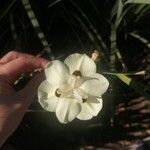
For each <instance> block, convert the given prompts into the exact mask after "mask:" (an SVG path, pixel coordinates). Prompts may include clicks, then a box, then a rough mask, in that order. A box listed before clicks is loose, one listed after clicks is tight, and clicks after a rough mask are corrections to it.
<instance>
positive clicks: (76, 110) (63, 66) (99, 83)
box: [38, 53, 109, 123]
mask: <svg viewBox="0 0 150 150" xmlns="http://www.w3.org/2000/svg"><path fill="white" fill-rule="evenodd" d="M45 75H46V80H45V81H43V82H42V83H41V85H40V86H39V89H38V99H39V102H40V104H41V105H42V107H43V108H44V109H45V110H47V111H50V112H56V116H57V118H58V120H59V121H60V122H61V123H67V122H70V121H72V120H73V119H75V118H76V117H77V118H78V119H81V120H88V119H91V118H92V117H94V116H97V114H98V113H99V111H100V110H101V108H102V98H101V95H102V94H103V93H105V91H106V90H107V88H108V86H109V82H108V80H107V79H106V78H105V77H104V76H102V75H101V74H98V73H96V64H95V63H94V61H93V60H92V59H91V58H89V57H88V56H87V55H85V54H77V53H75V54H72V55H70V56H69V57H67V58H66V60H65V61H64V63H62V62H61V61H59V60H54V61H52V63H49V64H48V65H47V66H46V68H45Z"/></svg>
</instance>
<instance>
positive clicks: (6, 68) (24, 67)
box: [0, 51, 48, 147]
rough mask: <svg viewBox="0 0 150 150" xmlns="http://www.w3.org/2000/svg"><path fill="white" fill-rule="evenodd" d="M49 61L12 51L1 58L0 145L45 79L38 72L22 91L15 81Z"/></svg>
mask: <svg viewBox="0 0 150 150" xmlns="http://www.w3.org/2000/svg"><path fill="white" fill-rule="evenodd" d="M47 63H48V61H47V60H45V59H43V58H37V57H34V56H32V55H28V54H24V53H19V52H15V51H11V52H9V53H7V54H6V55H5V56H4V57H3V58H1V59H0V147H1V146H2V145H3V143H4V142H5V141H6V140H7V138H8V137H9V136H10V135H11V134H12V133H13V132H14V131H15V129H16V128H17V127H18V125H19V123H20V122H21V120H22V118H23V116H24V114H25V112H26V110H27V108H28V107H29V105H30V103H31V101H32V100H33V98H34V96H35V95H36V93H37V88H38V86H39V85H40V83H41V82H42V81H43V79H44V78H43V73H42V72H41V73H37V74H36V75H35V76H34V77H33V78H32V79H31V80H30V81H29V82H28V83H27V85H26V86H25V87H24V88H23V89H21V90H20V91H15V90H14V88H13V86H12V85H13V83H14V82H15V81H16V79H18V77H20V75H21V74H23V73H27V72H31V71H34V70H36V69H42V68H44V66H45V65H46V64H47Z"/></svg>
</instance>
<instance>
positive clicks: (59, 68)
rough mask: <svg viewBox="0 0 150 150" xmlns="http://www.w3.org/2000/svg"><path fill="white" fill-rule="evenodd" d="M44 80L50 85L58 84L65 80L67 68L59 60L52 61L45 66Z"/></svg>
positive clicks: (67, 74)
mask: <svg viewBox="0 0 150 150" xmlns="http://www.w3.org/2000/svg"><path fill="white" fill-rule="evenodd" d="M45 76H46V80H47V81H48V82H49V83H50V84H51V85H60V84H63V83H65V82H66V81H67V79H68V77H69V70H68V68H67V66H66V65H65V64H64V63H62V62H61V61H59V60H54V61H52V64H51V63H49V64H47V65H46V67H45Z"/></svg>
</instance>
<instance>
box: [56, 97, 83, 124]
mask: <svg viewBox="0 0 150 150" xmlns="http://www.w3.org/2000/svg"><path fill="white" fill-rule="evenodd" d="M80 111H81V105H80V104H79V103H77V102H75V101H74V100H73V99H70V98H63V99H60V101H59V103H58V105H57V109H56V116H57V118H58V120H59V121H60V122H61V123H68V122H70V121H72V120H73V119H75V118H76V116H77V115H78V114H79V113H80Z"/></svg>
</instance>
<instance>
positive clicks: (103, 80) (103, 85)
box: [90, 73, 109, 95]
mask: <svg viewBox="0 0 150 150" xmlns="http://www.w3.org/2000/svg"><path fill="white" fill-rule="evenodd" d="M90 77H92V78H96V79H98V80H99V82H100V87H99V88H100V94H101V95H102V94H104V93H105V92H106V91H107V89H108V86H109V81H108V80H107V79H106V78H105V77H104V76H103V75H101V74H98V73H95V74H93V75H90Z"/></svg>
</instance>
